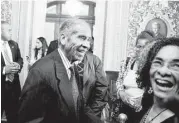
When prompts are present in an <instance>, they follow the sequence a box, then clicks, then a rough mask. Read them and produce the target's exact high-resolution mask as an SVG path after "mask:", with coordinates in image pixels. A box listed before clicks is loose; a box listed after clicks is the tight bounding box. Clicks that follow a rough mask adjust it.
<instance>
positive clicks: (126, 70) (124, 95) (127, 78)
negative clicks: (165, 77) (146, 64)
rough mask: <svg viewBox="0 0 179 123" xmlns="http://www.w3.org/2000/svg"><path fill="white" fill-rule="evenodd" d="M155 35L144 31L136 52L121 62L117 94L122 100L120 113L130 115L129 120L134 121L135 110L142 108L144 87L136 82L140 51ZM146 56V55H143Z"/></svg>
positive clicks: (140, 36) (139, 38) (138, 41)
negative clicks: (141, 87)
mask: <svg viewBox="0 0 179 123" xmlns="http://www.w3.org/2000/svg"><path fill="white" fill-rule="evenodd" d="M152 40H153V35H152V33H150V32H148V31H143V32H141V34H140V35H139V36H138V37H137V40H136V53H135V55H134V56H132V57H130V58H129V57H128V58H127V59H126V60H125V61H123V62H122V63H121V66H120V71H119V76H118V80H117V82H116V86H117V96H118V98H119V99H120V100H121V102H120V107H119V113H125V114H127V115H128V119H129V120H128V122H133V118H135V116H134V115H133V114H134V113H135V112H139V111H140V110H141V108H142V107H141V98H142V95H143V92H144V91H143V89H140V88H139V86H140V85H138V84H137V82H136V79H137V77H138V74H137V72H138V68H139V66H140V64H139V62H140V59H141V56H140V55H141V54H140V52H141V51H142V50H143V48H144V46H146V45H147V44H148V43H149V42H152ZM142 57H144V56H142Z"/></svg>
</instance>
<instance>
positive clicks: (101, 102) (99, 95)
mask: <svg viewBox="0 0 179 123" xmlns="http://www.w3.org/2000/svg"><path fill="white" fill-rule="evenodd" d="M94 66H95V68H94V69H95V73H96V83H95V89H94V91H93V93H94V94H93V98H92V99H93V101H92V104H91V106H89V107H87V108H88V109H89V111H90V110H91V112H93V114H94V115H95V116H98V117H100V116H101V112H102V109H103V108H104V106H105V105H106V103H107V102H108V85H109V83H108V81H107V79H106V74H105V72H104V70H103V65H102V63H101V60H100V59H99V58H98V57H95V60H94Z"/></svg>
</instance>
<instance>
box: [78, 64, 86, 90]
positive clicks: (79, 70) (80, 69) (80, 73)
mask: <svg viewBox="0 0 179 123" xmlns="http://www.w3.org/2000/svg"><path fill="white" fill-rule="evenodd" d="M76 69H77V71H78V74H79V79H80V85H79V87H80V89H81V90H83V72H84V63H83V61H82V62H80V63H79V64H77V66H76Z"/></svg>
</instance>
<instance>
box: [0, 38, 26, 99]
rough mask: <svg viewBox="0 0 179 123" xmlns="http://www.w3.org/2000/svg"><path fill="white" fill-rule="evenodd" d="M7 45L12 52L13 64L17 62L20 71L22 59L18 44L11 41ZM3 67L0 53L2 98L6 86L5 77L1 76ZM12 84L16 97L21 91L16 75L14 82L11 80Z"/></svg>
mask: <svg viewBox="0 0 179 123" xmlns="http://www.w3.org/2000/svg"><path fill="white" fill-rule="evenodd" d="M8 43H9V46H10V49H11V52H12V57H13V62H17V63H18V64H19V65H20V69H22V66H23V59H22V57H21V54H20V50H19V46H18V44H17V43H16V42H15V41H12V40H10V41H8ZM4 67H5V61H4V58H3V55H2V53H1V89H2V96H3V93H4V91H5V89H6V86H5V79H6V75H3V68H4ZM12 83H13V85H14V87H15V88H14V90H15V93H16V96H19V95H20V91H21V89H20V81H19V75H18V73H17V74H15V75H14V80H13V82H12Z"/></svg>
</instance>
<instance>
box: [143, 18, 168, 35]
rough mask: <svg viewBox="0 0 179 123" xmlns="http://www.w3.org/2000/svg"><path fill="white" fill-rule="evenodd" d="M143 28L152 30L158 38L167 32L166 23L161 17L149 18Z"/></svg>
mask: <svg viewBox="0 0 179 123" xmlns="http://www.w3.org/2000/svg"><path fill="white" fill-rule="evenodd" d="M145 30H150V31H151V32H153V34H154V36H156V37H158V38H163V37H167V33H168V28H167V24H166V23H165V21H164V20H162V19H161V18H153V19H151V20H150V21H149V22H148V23H147V25H146V27H145Z"/></svg>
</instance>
